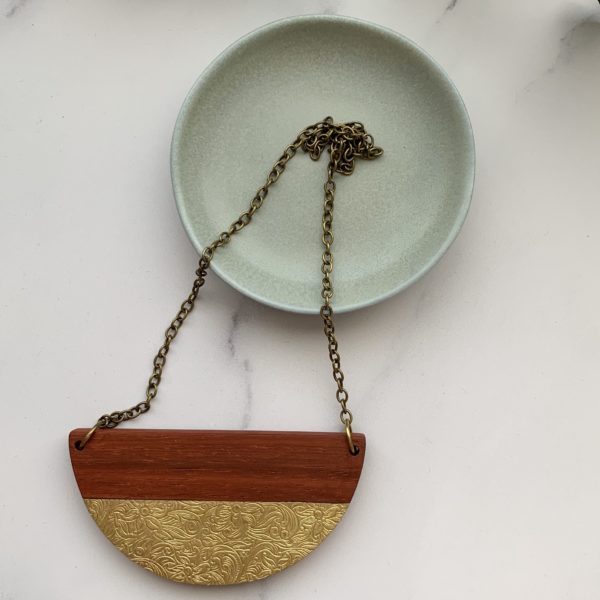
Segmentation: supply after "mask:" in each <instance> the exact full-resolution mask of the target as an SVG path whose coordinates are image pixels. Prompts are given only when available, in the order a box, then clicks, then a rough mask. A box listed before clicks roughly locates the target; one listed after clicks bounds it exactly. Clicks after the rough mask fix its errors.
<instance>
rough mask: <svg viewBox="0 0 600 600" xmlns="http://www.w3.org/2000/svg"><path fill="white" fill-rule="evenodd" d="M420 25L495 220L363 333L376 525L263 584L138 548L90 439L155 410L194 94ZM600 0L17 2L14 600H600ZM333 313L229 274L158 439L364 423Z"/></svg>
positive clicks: (358, 352)
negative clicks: (101, 427)
mask: <svg viewBox="0 0 600 600" xmlns="http://www.w3.org/2000/svg"><path fill="white" fill-rule="evenodd" d="M322 12H327V13H338V14H346V15H351V16H355V17H359V18H363V19H368V20H371V21H374V22H377V23H381V24H384V25H387V26H388V27H392V28H394V29H396V30H397V31H399V32H401V33H403V34H405V35H406V36H408V37H409V38H411V39H413V40H414V41H415V42H416V43H418V44H419V45H421V46H422V47H423V48H424V49H425V50H427V51H428V52H429V53H430V54H431V55H432V56H433V57H434V58H435V59H436V60H437V61H438V62H439V63H440V64H441V65H442V66H443V67H444V68H445V69H446V70H447V71H448V73H449V75H450V76H451V77H452V78H453V80H454V82H455V83H456V85H457V86H458V89H459V90H460V92H461V94H462V96H463V98H464V100H465V103H466V105H467V108H468V110H469V114H470V117H471V119H472V123H473V128H474V132H475V140H476V145H477V157H478V158H477V160H478V163H477V172H476V183H475V193H474V197H473V203H472V207H471V211H470V214H469V217H468V219H467V222H466V224H465V226H464V228H463V230H462V232H461V233H460V235H459V237H458V239H457V241H456V242H455V244H454V245H453V246H452V248H451V249H450V250H449V252H448V253H447V254H446V256H445V257H444V258H443V259H442V260H441V262H440V263H439V264H438V265H437V266H436V267H435V268H434V269H433V270H432V271H431V272H430V273H429V274H427V276H426V277H424V278H423V279H422V280H420V281H419V282H418V283H416V284H415V285H414V286H412V287H411V288H410V289H408V290H406V291H405V292H403V293H402V294H401V295H399V296H396V297H394V298H392V299H390V300H387V301H386V302H384V303H382V304H380V305H377V306H374V307H372V308H369V309H365V310H363V311H359V312H356V313H351V314H346V315H342V316H341V318H340V319H339V324H338V330H339V340H340V344H341V349H342V356H343V366H344V370H345V372H346V374H347V382H348V387H349V390H350V396H351V400H350V404H351V408H352V409H353V411H354V413H355V422H356V427H357V428H358V429H360V430H361V431H364V432H365V433H366V434H367V436H368V441H369V448H368V453H367V457H366V462H365V469H364V472H363V477H362V480H361V483H360V485H359V489H358V491H357V495H356V496H355V500H354V502H353V504H352V507H351V509H350V511H349V512H348V514H347V516H346V517H345V519H344V521H343V522H342V524H341V525H340V527H339V529H338V530H337V531H336V532H335V533H334V535H332V536H331V537H330V538H329V539H328V540H327V541H326V543H325V544H323V546H322V547H321V548H320V549H318V550H317V551H316V552H315V553H314V554H313V555H312V556H311V557H309V558H307V559H306V560H304V561H303V562H301V563H300V564H298V565H297V566H295V567H293V568H291V569H289V570H288V571H286V572H283V573H281V574H279V575H277V576H275V577H273V578H272V579H269V580H266V581H264V582H260V583H256V584H249V585H246V586H241V587H236V588H232V589H196V588H190V587H185V586H177V585H176V584H172V583H169V582H167V581H163V580H160V579H159V578H157V577H154V576H152V575H150V574H148V573H146V572H144V571H143V570H142V569H139V568H137V567H135V566H134V565H132V564H131V563H130V562H129V561H128V560H127V559H126V558H124V557H123V556H121V555H120V554H119V553H118V552H117V551H115V550H114V549H113V548H112V546H111V545H110V543H109V542H108V541H106V540H105V539H104V538H103V537H102V535H101V534H100V532H99V531H98V530H97V528H96V526H95V525H94V523H93V522H92V520H91V519H90V518H89V517H88V515H87V514H86V512H85V510H84V508H83V505H82V502H81V499H80V497H79V494H78V491H77V489H76V486H75V483H74V480H73V476H72V473H71V469H70V464H69V459H68V452H67V445H66V442H67V433H68V431H69V430H70V429H72V428H74V427H77V426H85V425H87V424H91V423H92V422H93V421H94V419H95V418H96V417H97V416H98V415H99V414H101V413H103V412H106V411H107V410H112V409H116V408H123V407H125V406H129V405H131V404H133V403H136V402H138V401H139V399H140V398H141V397H142V394H143V389H144V382H145V381H146V379H147V377H148V374H149V366H150V360H151V356H152V355H153V354H154V352H155V350H156V347H157V345H158V344H159V342H160V337H161V334H162V331H163V329H164V327H165V326H166V323H167V321H168V319H169V318H170V317H171V316H172V315H173V314H174V312H175V310H176V308H177V306H178V304H179V302H180V301H181V299H182V298H183V297H184V295H185V294H186V293H187V290H188V287H189V285H190V278H191V275H192V273H193V270H194V264H195V261H196V255H195V251H194V250H193V248H192V246H191V244H190V243H189V241H188V239H187V237H186V235H185V233H184V231H183V228H182V227H181V224H180V222H179V219H178V216H177V212H176V209H175V206H174V203H173V199H172V192H171V184H170V177H169V142H170V137H171V132H172V128H173V125H174V122H175V118H176V115H177V111H178V109H179V106H180V104H181V101H182V98H183V97H184V95H185V93H186V92H187V90H188V89H189V87H190V85H191V83H192V82H193V81H194V79H195V78H196V77H197V75H198V74H199V73H200V72H201V70H202V69H203V68H204V67H205V66H206V65H207V64H208V62H209V61H210V60H211V59H212V58H213V57H214V56H215V55H216V54H217V53H218V52H220V50H221V49H222V48H224V47H225V46H226V45H227V44H229V43H230V42H232V41H234V40H235V39H237V38H238V37H239V36H240V35H242V34H244V33H246V32H247V31H248V30H250V29H253V28H255V27H257V26H259V25H261V24H263V23H265V22H268V21H271V20H274V19H276V18H280V17H283V16H287V15H291V14H298V13H322ZM599 64H600V7H599V5H598V3H597V2H592V1H591V0H590V1H589V2H584V1H577V2H558V1H555V0H549V1H545V2H542V1H541V0H535V1H533V0H532V1H530V2H527V3H524V2H500V1H493V2H480V1H477V0H452V1H450V2H448V1H447V0H440V1H428V2H412V3H408V2H395V3H394V2H391V1H388V2H383V1H375V0H373V1H371V2H368V3H363V2H358V1H338V2H333V1H331V2H327V1H318V2H317V1H312V2H310V1H300V2H295V3H293V4H292V3H282V2H275V1H272V2H254V3H249V2H248V3H243V2H220V3H208V2H206V3H200V2H192V1H183V0H181V1H175V2H169V3H166V2H165V3H157V2H136V1H134V2H128V3H122V2H114V1H108V2H91V1H81V2H76V3H75V2H63V1H61V0H56V1H54V2H44V1H42V0H29V1H26V0H21V1H8V2H7V1H4V2H1V3H0V81H2V86H1V89H0V107H1V110H0V182H1V183H0V185H1V187H2V195H1V201H2V218H1V219H0V252H1V256H2V276H1V278H0V286H1V287H0V330H1V331H2V342H3V343H2V345H1V348H0V381H1V382H2V405H1V406H2V417H3V419H2V420H3V429H2V435H0V452H1V455H2V460H0V481H1V486H2V496H1V499H0V598H1V599H2V600H30V599H38V598H47V599H49V600H53V599H59V598H60V599H61V600H63V599H70V598H81V597H84V598H86V599H88V600H95V599H101V598H102V599H106V598H125V597H126V598H129V599H130V600H136V599H142V598H143V599H144V600H148V599H162V598H165V599H166V598H169V599H178V598H181V599H184V598H208V597H211V598H212V597H215V598H216V597H219V598H227V599H232V600H235V599H237V598H240V599H241V598H244V599H247V598H255V599H257V600H270V599H276V598H285V599H286V600H294V599H305V598H307V597H312V598H331V599H342V598H348V597H366V596H369V597H371V596H372V597H394V598H401V599H406V600H409V599H410V600H434V599H435V600H438V599H440V598H444V599H445V600H451V599H457V600H458V599H460V600H467V599H473V600H475V599H477V600H480V599H482V598H485V599H486V600H496V599H497V600H501V599H502V600H505V599H506V598H511V599H512V600H517V599H518V600H521V599H522V600H530V599H531V598H543V599H544V600H559V599H560V600H565V599H573V600H575V599H577V600H588V599H589V600H592V599H596V598H597V597H598V589H599V587H600V511H599V509H598V507H599V506H600V475H599V472H600V470H599V468H598V467H599V464H600V441H599V440H600V437H599V436H598V430H599V427H600V402H599V398H600V396H599V393H598V390H599V389H600V368H599V366H600V316H599V309H598V307H599V306H600V282H599V278H598V260H599V258H600V233H599V227H600V202H599V201H598V198H599V194H598V190H599V188H600V171H599V170H598V164H597V163H598V146H599V143H600V118H599V111H600V109H599V106H600V102H599V100H600V76H599V70H598V65H599ZM321 335H322V334H321V330H320V324H319V321H318V319H316V318H315V317H307V316H301V315H291V314H287V313H283V312H278V311H276V310H273V309H270V308H267V307H264V306H262V305H259V304H257V303H255V302H253V301H251V300H248V299H246V298H244V297H243V296H241V295H240V294H239V293H237V292H235V291H234V290H232V289H230V288H229V287H228V286H227V285H225V284H224V283H223V282H221V281H220V280H218V278H216V277H212V278H211V279H210V282H209V284H207V286H206V288H205V291H204V292H203V293H202V300H201V302H200V303H199V306H198V310H197V312H195V313H194V314H193V316H192V317H191V318H190V320H189V323H188V324H187V326H186V327H185V331H184V332H183V333H182V335H181V338H179V339H178V340H177V342H176V344H175V345H174V347H173V349H172V352H171V354H170V355H169V358H170V364H169V366H168V370H167V372H166V374H165V377H164V381H163V385H162V388H161V391H160V394H159V397H158V399H157V400H156V403H155V406H154V409H153V410H152V411H151V412H150V413H149V414H147V415H146V416H145V417H144V419H143V420H142V421H139V422H138V423H136V425H143V426H146V427H158V426H162V427H197V428H213V427H214V428H238V427H242V428H255V429H318V430H325V429H329V428H332V427H335V426H336V418H337V407H336V405H335V402H334V400H333V389H332V385H333V384H332V382H331V380H330V373H329V367H328V365H327V362H326V355H325V346H324V340H323V339H322V337H321Z"/></svg>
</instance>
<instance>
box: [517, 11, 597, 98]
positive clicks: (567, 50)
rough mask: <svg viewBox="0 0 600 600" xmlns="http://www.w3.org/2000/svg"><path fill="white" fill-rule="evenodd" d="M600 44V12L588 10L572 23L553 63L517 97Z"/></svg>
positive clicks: (560, 43) (562, 39)
mask: <svg viewBox="0 0 600 600" xmlns="http://www.w3.org/2000/svg"><path fill="white" fill-rule="evenodd" d="M596 45H599V46H600V13H599V11H598V10H595V11H594V12H587V13H585V14H584V15H583V16H580V17H579V18H578V19H577V20H576V21H575V22H573V23H571V25H570V26H569V28H568V29H567V30H566V32H565V33H564V34H563V35H562V37H561V38H560V41H559V47H558V52H557V53H556V56H555V57H554V60H553V61H552V64H551V65H550V66H549V67H548V68H547V69H545V70H544V71H543V72H541V73H540V74H539V75H537V76H536V77H534V78H533V79H532V80H531V81H529V82H528V83H527V84H526V85H525V86H524V87H523V88H522V89H521V90H520V92H518V94H517V98H518V97H520V96H521V95H523V94H526V93H527V92H529V91H530V90H531V89H532V88H533V87H535V85H536V84H537V83H539V82H540V81H541V80H542V79H544V78H546V77H548V76H549V75H552V74H553V73H555V72H556V71H557V70H558V69H559V68H562V67H564V66H566V65H568V64H569V63H571V62H572V61H573V60H574V59H575V58H576V57H577V56H578V55H579V54H581V53H584V52H587V51H589V50H590V48H592V47H594V46H596Z"/></svg>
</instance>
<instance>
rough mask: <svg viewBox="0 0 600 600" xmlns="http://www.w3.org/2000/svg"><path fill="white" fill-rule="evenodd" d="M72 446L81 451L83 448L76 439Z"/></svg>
mask: <svg viewBox="0 0 600 600" xmlns="http://www.w3.org/2000/svg"><path fill="white" fill-rule="evenodd" d="M73 446H75V450H79V452H81V451H82V450H83V446H82V445H81V440H77V441H76V442H75V443H74V444H73Z"/></svg>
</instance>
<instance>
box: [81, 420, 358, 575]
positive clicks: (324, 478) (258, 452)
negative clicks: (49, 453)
mask: <svg viewBox="0 0 600 600" xmlns="http://www.w3.org/2000/svg"><path fill="white" fill-rule="evenodd" d="M87 431H88V430H87V429H76V430H74V431H72V432H71V434H70V436H69V449H70V455H71V462H72V465H73V471H74V473H75V478H76V480H77V484H78V486H79V490H80V492H81V495H82V497H83V499H84V502H85V504H86V506H87V509H88V511H89V513H90V515H91V516H92V517H93V518H94V520H95V521H96V523H97V525H98V527H99V528H100V530H101V531H102V532H103V533H104V534H105V535H106V537H107V538H108V539H109V540H110V541H111V542H112V543H113V544H114V545H115V546H116V547H117V548H118V549H119V550H120V551H121V552H123V553H124V554H125V555H126V556H128V557H129V558H130V559H131V560H133V561H134V562H135V563H137V564H139V565H141V566H142V567H144V568H146V569H148V570H149V571H151V572H153V573H155V574H156V575H160V576H162V577H166V578H167V579H171V580H174V581H179V582H183V583H192V584H204V585H223V584H234V583H242V582H248V581H253V580H257V579H262V578H264V577H267V576H269V575H272V574H274V573H277V572H278V571H281V570H283V569H285V568H287V567H289V566H291V565H293V564H294V563H296V562H297V561H298V560H300V559H301V558H304V557H305V556H306V555H308V554H309V553H310V552H312V551H313V550H314V549H315V548H316V547H317V546H318V545H319V544H320V543H321V542H322V541H323V540H324V539H325V538H326V537H327V535H329V533H331V531H332V530H333V529H334V527H335V526H336V525H337V523H338V522H339V521H340V519H341V518H342V516H343V515H344V513H345V512H346V509H347V508H348V505H349V503H350V501H351V500H352V496H353V494H354V491H355V489H356V486H357V483H358V480H359V477H360V474H361V471H362V465H363V460H364V455H365V445H366V440H365V437H364V435H362V434H360V433H354V434H353V439H354V442H355V444H356V446H357V447H358V448H359V452H358V454H356V455H353V454H351V453H350V452H348V446H347V443H346V438H345V435H344V434H343V433H316V432H308V433H305V432H276V431H199V430H160V429H157V430H152V429H121V430H119V429H101V430H98V431H97V432H96V433H95V435H94V439H93V443H90V444H89V445H87V446H86V447H85V449H84V450H78V449H77V447H76V442H77V441H78V440H81V439H82V438H83V437H84V436H85V434H86V432H87Z"/></svg>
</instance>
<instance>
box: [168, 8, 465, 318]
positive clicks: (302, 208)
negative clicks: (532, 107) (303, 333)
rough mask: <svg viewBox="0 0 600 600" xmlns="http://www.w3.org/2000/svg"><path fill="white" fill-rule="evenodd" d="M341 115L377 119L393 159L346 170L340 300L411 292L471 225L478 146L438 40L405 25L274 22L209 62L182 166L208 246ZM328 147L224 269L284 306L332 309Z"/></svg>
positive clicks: (299, 169)
mask: <svg viewBox="0 0 600 600" xmlns="http://www.w3.org/2000/svg"><path fill="white" fill-rule="evenodd" d="M327 115H332V116H333V118H334V119H335V120H336V121H350V120H358V121H362V122H363V123H364V124H365V126H366V128H367V130H368V131H369V132H370V133H372V134H373V136H374V138H375V142H376V144H377V145H379V146H381V147H382V148H383V149H384V155H383V157H381V158H379V159H378V160H375V161H369V162H367V161H359V162H358V164H357V168H356V170H355V172H354V174H353V175H352V176H350V177H343V176H338V177H337V192H336V208H335V219H334V232H335V244H334V247H333V251H334V255H335V272H334V280H333V281H334V287H335V296H334V303H333V306H334V308H335V310H336V312H344V311H349V310H353V309H357V308H360V307H363V306H366V305H369V304H372V303H374V302H377V301H380V300H383V299H384V298H387V297H389V296H391V295H392V294H395V293H397V292H399V291H400V290H402V289H404V288H406V287H407V286H409V285H410V284H411V283H413V282H414V281H416V280H417V279H418V278H419V277H421V276H422V275H423V274H424V273H426V272H427V271H428V270H429V269H430V268H431V267H432V266H433V265H434V264H435V263H436V262H437V261H438V260H439V258H440V257H441V256H442V254H443V253H444V252H445V251H446V249H447V248H448V246H449V245H450V244H451V243H452V241H453V240H454V238H455V237H456V235H457V233H458V231H459V229H460V226H461V225H462V223H463V221H464V219H465V216H466V213H467V210H468V207H469V202H470V198H471V192H472V188H473V175H474V162H475V152H474V145H473V135H472V130H471V126H470V123H469V118H468V115H467V112H466V109H465V106H464V104H463V102H462V100H461V98H460V95H459V93H458V91H457V90H456V88H455V87H454V85H453V84H452V82H451V81H450V79H449V78H448V76H447V75H446V74H445V72H444V71H443V70H442V69H441V67H440V66H439V65H438V64H437V63H436V62H434V61H433V60H432V59H431V57H429V56H428V55H427V54H426V53H425V52H424V51H423V50H421V49H420V48H419V47H418V46H416V45H415V44H414V43H413V42H411V41H409V40H408V39H406V38H405V37H403V36H401V35H399V34H398V33H396V32H394V31H391V30H389V29H386V28H383V27H380V26H378V25H374V24H371V23H367V22H364V21H359V20H356V19H352V18H348V17H338V16H329V15H315V16H302V17H292V18H288V19H283V20H281V21H276V22H274V23H270V24H268V25H266V26H264V27H261V28H260V29H257V30H256V31H253V32H252V33H250V34H248V35H246V36H244V37H243V38H241V39H240V40H238V41H237V42H235V43H234V44H233V45H231V46H230V47H229V48H227V49H226V50H225V51H224V52H223V53H222V54H221V55H220V56H218V58H217V59H216V60H214V61H213V62H212V64H211V65H210V66H209V67H208V68H207V69H206V70H205V71H204V73H202V75H201V76H200V78H199V79H198V80H197V81H196V82H195V84H194V85H193V87H192V89H191V91H190V92H189V94H188V96H187V98H186V99H185V102H184V104H183V107H182V108H181V112H180V114H179V117H178V119H177V124H176V126H175V132H174V134H173V141H172V148H171V173H172V178H173V188H174V192H175V199H176V203H177V208H178V210H179V214H180V216H181V219H182V221H183V224H184V226H185V229H186V231H187V233H188V235H189V237H190V239H191V241H192V243H193V244H194V246H195V247H196V249H197V250H198V251H201V249H202V248H203V247H204V246H205V245H206V244H207V243H209V242H210V241H212V240H213V239H214V238H215V237H216V236H217V235H218V234H219V233H220V232H221V231H223V230H224V229H226V228H227V227H228V225H229V224H230V223H231V222H232V221H233V220H235V219H236V218H237V216H238V215H239V213H240V212H242V211H243V210H245V209H246V207H247V206H248V203H249V201H250V199H251V198H252V196H253V195H254V193H255V191H256V189H257V188H258V187H260V185H262V183H263V182H264V179H265V177H266V175H267V173H268V172H269V170H270V168H271V166H272V164H273V163H274V161H275V160H276V159H277V158H278V157H279V155H280V154H281V152H282V150H283V148H285V146H286V145H287V144H288V143H289V142H290V141H292V140H293V139H294V138H295V136H296V135H297V134H298V132H299V131H300V130H301V129H303V128H304V127H305V126H306V125H308V124H310V123H314V122H315V121H319V120H320V119H322V118H324V117H325V116H327ZM325 173H326V158H325V157H322V158H321V160H320V161H319V162H318V163H315V162H313V161H312V160H310V158H309V157H308V156H307V155H305V154H304V153H302V152H299V154H298V155H297V157H296V158H294V160H292V161H291V162H290V163H289V165H288V168H287V170H286V172H285V174H284V175H283V176H282V177H281V179H280V180H279V181H278V182H277V183H276V184H275V185H274V186H273V187H272V188H271V191H270V193H269V196H268V198H267V200H266V201H265V204H264V205H263V207H262V208H261V210H260V212H259V213H257V215H256V217H255V219H254V220H253V221H252V224H251V225H250V226H249V227H248V228H246V229H245V230H244V231H243V232H241V233H240V234H239V235H237V236H236V237H235V238H234V239H233V240H232V242H231V243H230V244H229V245H228V246H226V247H224V248H221V249H220V250H219V251H218V252H216V254H215V258H214V259H213V262H212V268H213V270H214V271H215V272H216V273H217V274H218V275H219V276H221V277H222V278H223V279H224V280H225V281H226V282H228V283H229V284H231V285H232V286H233V287H235V288H236V289H238V290H239V291H241V292H243V293H244V294H246V295H248V296H250V297H251V298H254V299H255V300H258V301H260V302H264V303H266V304H268V305H271V306H274V307H277V308H280V309H284V310H290V311H296V312H302V313H317V312H318V310H319V306H320V285H321V271H320V268H321V253H322V248H321V241H320V235H321V211H322V203H323V182H324V178H325Z"/></svg>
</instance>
